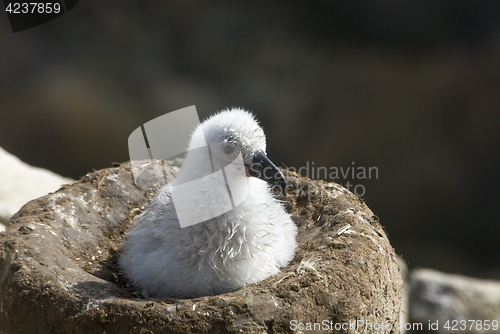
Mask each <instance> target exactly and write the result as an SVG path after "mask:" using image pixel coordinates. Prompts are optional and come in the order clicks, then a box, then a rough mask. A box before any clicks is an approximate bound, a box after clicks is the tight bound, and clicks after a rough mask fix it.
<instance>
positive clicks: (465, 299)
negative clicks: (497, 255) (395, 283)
mask: <svg viewBox="0 0 500 334" xmlns="http://www.w3.org/2000/svg"><path fill="white" fill-rule="evenodd" d="M410 276H411V279H410V281H411V294H410V318H411V320H413V321H414V322H420V323H422V324H423V325H424V328H426V327H427V326H428V324H429V321H430V322H431V323H436V321H437V322H438V326H437V328H433V329H437V330H433V332H436V333H499V332H500V331H499V330H500V282H499V281H493V280H482V279H477V278H470V277H466V276H461V275H451V274H445V273H442V272H439V271H436V270H430V269H418V270H413V271H412V272H411V275H410ZM486 320H487V321H488V323H489V326H490V329H489V330H486V329H485V328H486V327H485V325H486V322H485V321H486ZM479 321H480V322H481V323H479ZM447 324H448V325H449V330H447V329H446V325H447ZM495 324H496V326H495ZM454 325H456V326H454ZM463 325H465V326H463ZM463 327H466V330H461V328H462V329H463ZM494 327H496V330H495V329H494Z"/></svg>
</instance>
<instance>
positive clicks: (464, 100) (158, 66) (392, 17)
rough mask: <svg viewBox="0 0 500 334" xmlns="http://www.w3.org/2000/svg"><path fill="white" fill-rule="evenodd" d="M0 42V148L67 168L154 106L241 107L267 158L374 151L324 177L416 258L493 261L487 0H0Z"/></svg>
mask: <svg viewBox="0 0 500 334" xmlns="http://www.w3.org/2000/svg"><path fill="white" fill-rule="evenodd" d="M0 45H1V47H0V147H3V148H4V149H6V150H7V151H8V152H10V153H12V154H14V155H16V156H18V157H19V158H20V159H22V160H23V161H25V162H27V163H29V164H31V165H35V166H40V167H44V168H47V169H50V170H52V171H54V172H56V173H59V174H61V175H63V176H67V177H71V178H75V179H78V178H80V177H82V176H83V175H85V174H86V173H88V172H91V171H92V170H94V169H101V168H106V167H110V166H111V164H112V162H115V161H117V162H124V161H127V160H128V159H129V157H128V147H127V139H128V136H129V134H130V133H131V132H132V131H133V130H134V129H136V128H137V127H138V126H140V125H141V124H143V123H144V122H147V121H149V120H151V119H153V118H155V117H157V116H160V115H163V114H165V113H167V112H170V111H174V110H177V109H180V108H184V107H187V106H190V105H196V107H197V110H198V113H199V115H200V118H201V119H203V118H205V117H207V116H208V115H210V114H211V113H213V112H215V111H218V110H221V109H224V108H227V107H231V106H240V107H244V108H246V109H249V110H251V111H253V112H254V113H255V114H256V115H257V117H258V119H259V120H260V121H261V123H262V125H263V127H264V130H265V131H266V134H267V140H268V154H269V157H270V158H271V159H272V160H273V161H274V162H275V163H276V164H277V165H279V166H282V167H283V166H288V167H294V168H296V169H298V168H300V167H303V166H309V167H311V166H312V163H314V166H315V167H321V166H323V167H326V168H328V169H331V167H337V168H339V169H340V168H343V169H344V171H345V170H346V169H347V168H349V167H351V168H352V167H353V166H354V167H356V168H357V171H359V169H358V168H360V167H361V168H369V167H376V168H377V170H378V175H375V174H373V173H372V175H371V178H369V179H365V178H362V177H358V176H357V172H356V174H355V177H354V178H352V174H351V175H349V176H348V177H346V178H344V177H342V175H339V178H337V179H332V178H330V177H327V178H326V179H327V180H328V181H335V182H338V183H341V184H343V185H346V184H347V182H349V184H351V185H360V186H359V187H358V188H357V192H358V194H359V193H361V191H362V190H363V197H364V198H365V200H366V202H367V204H368V206H369V207H370V208H371V209H372V211H373V212H374V213H375V214H376V215H377V216H378V217H379V218H380V221H381V223H382V224H383V225H384V226H385V227H386V229H387V232H388V235H389V239H390V240H391V243H392V245H393V246H394V248H395V250H396V253H397V254H398V255H402V257H403V258H404V260H405V261H406V262H407V263H408V264H409V267H410V268H415V267H427V268H435V269H439V270H441V271H444V272H449V273H462V274H466V275H470V276H474V277H481V278H497V279H499V278H500V240H499V239H500V191H499V186H500V176H499V171H500V131H499V130H500V1H498V0H491V1H469V0H418V1H417V0H405V1H402V0H369V1H368V0H359V1H334V0H329V1H327V0H325V1H320V0H317V1H278V0H272V1H269V0H268V1H263V0H258V1H252V2H248V1H232V2H226V1H210V2H208V1H192V0H187V1H186V0H183V1H179V0H171V1H162V2H160V1H105V2H95V1H80V3H79V4H78V5H77V6H76V7H75V8H74V9H73V10H71V11H70V12H69V13H68V14H66V15H63V16H62V17H60V18H58V19H56V20H53V21H51V22H49V23H47V24H44V25H41V26H38V27H35V28H32V29H29V30H26V31H22V32H19V33H15V34H14V33H12V31H11V28H10V26H9V22H8V19H7V15H5V13H3V14H0ZM310 170H311V169H310ZM309 176H311V175H309ZM361 186H362V187H361ZM352 190H353V188H351V191H352Z"/></svg>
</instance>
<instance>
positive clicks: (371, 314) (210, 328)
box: [0, 160, 403, 334]
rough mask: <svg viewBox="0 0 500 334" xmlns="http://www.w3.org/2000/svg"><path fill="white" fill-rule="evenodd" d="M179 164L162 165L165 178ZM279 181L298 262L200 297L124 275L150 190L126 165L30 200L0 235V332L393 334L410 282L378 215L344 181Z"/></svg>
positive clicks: (291, 176)
mask: <svg viewBox="0 0 500 334" xmlns="http://www.w3.org/2000/svg"><path fill="white" fill-rule="evenodd" d="M180 163H181V161H180V160H176V161H170V162H165V161H163V162H156V167H157V168H164V169H165V170H166V172H167V180H168V178H169V177H171V175H173V174H175V172H176V171H177V170H178V167H179V166H180ZM283 172H284V174H285V176H286V177H287V179H288V183H289V188H288V194H287V196H286V197H281V198H280V199H281V200H283V201H284V205H285V207H286V209H287V210H288V212H290V213H291V214H292V217H293V220H294V222H295V223H296V224H297V226H298V228H299V236H298V243H299V247H298V250H297V253H296V255H295V258H294V259H293V260H292V262H291V263H290V264H289V265H288V266H287V267H286V268H283V269H282V271H281V272H280V273H278V274H277V275H274V276H272V277H270V278H268V279H266V280H264V281H262V282H260V283H257V284H253V285H251V286H248V287H244V288H241V289H238V290H236V291H233V292H230V293H226V294H223V295H218V296H210V297H201V298H195V299H144V298H142V296H141V295H140V294H139V293H138V292H137V291H134V290H133V287H131V286H130V284H128V283H127V281H126V280H125V279H124V277H123V275H122V273H121V272H120V270H119V268H118V266H117V259H118V256H119V252H120V243H121V242H122V241H123V239H124V237H125V233H126V231H127V229H128V228H129V227H130V225H131V222H132V218H133V217H134V216H135V215H137V214H139V213H140V212H141V211H142V210H143V209H144V207H145V205H147V203H148V202H149V200H150V199H151V198H152V197H153V195H154V192H155V191H154V190H148V191H145V190H141V189H139V188H138V187H137V186H136V185H135V183H134V180H133V177H132V172H131V169H130V163H124V164H121V165H120V164H116V165H115V166H114V167H113V168H108V169H103V170H100V171H96V172H94V173H90V174H88V175H86V176H85V177H83V178H82V179H81V180H80V181H77V182H75V183H73V184H70V185H67V186H64V187H63V188H61V189H60V190H59V191H57V192H55V193H53V194H50V195H47V196H45V197H42V198H39V199H37V200H34V201H31V202H29V203H28V204H26V205H25V206H24V207H23V208H22V209H21V210H20V211H19V212H18V213H17V214H15V215H14V217H12V219H11V220H10V222H9V224H8V226H7V229H6V230H5V231H4V232H3V233H2V234H0V332H2V333H3V332H5V333H42V332H43V333H49V332H52V333H89V332H100V333H103V332H106V333H108V334H109V333H127V332H137V333H151V332H155V333H156V332H164V333H205V332H214V333H236V332H239V333H240V332H258V333H265V332H267V333H269V332H278V333H289V332H293V331H294V329H307V327H306V326H315V323H316V324H321V326H327V325H328V326H329V329H333V331H334V332H339V333H341V332H346V331H345V330H338V331H337V330H335V329H336V328H337V329H339V328H340V327H341V325H342V324H349V323H351V324H352V323H353V322H355V321H359V320H361V321H364V323H365V324H368V323H371V324H379V325H382V324H384V326H385V327H384V328H385V329H383V330H379V331H377V332H378V333H398V331H397V329H395V327H396V325H397V323H398V322H399V312H400V303H401V294H402V287H403V283H402V280H401V275H400V269H399V265H398V261H397V259H396V256H395V253H394V250H393V248H392V247H391V245H390V244H389V241H388V239H387V237H386V235H385V234H384V232H383V230H382V227H381V225H380V224H379V222H378V218H377V217H376V216H375V215H374V214H373V213H372V212H371V211H370V209H369V208H368V207H367V206H366V204H365V203H364V201H363V200H362V199H360V198H358V197H357V196H355V195H353V194H352V193H351V192H349V191H348V190H347V189H345V188H343V187H341V186H340V185H338V184H335V183H326V182H323V181H313V180H310V179H305V178H300V177H299V176H298V175H297V174H295V173H292V172H287V171H283ZM143 182H149V186H150V189H158V188H159V187H160V186H161V185H162V184H163V183H164V182H165V180H162V181H161V180H158V179H154V178H152V177H149V178H146V179H145V180H143ZM389 324H390V326H389ZM318 326H319V325H318ZM389 327H392V329H389ZM314 328H315V329H317V328H319V327H314ZM322 329H325V327H323V328H322ZM363 332H371V331H370V330H367V329H366V328H365V327H362V326H360V327H357V328H355V329H352V328H351V331H350V332H349V333H363Z"/></svg>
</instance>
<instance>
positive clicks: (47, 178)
mask: <svg viewBox="0 0 500 334" xmlns="http://www.w3.org/2000/svg"><path fill="white" fill-rule="evenodd" d="M71 182H73V180H71V179H68V178H65V177H62V176H59V175H57V174H55V173H52V172H51V171H48V170H46V169H43V168H38V167H32V166H30V165H28V164H25V163H24V162H22V161H21V160H19V159H18V158H17V157H15V156H13V155H12V154H9V153H8V152H6V151H5V150H4V149H2V148H1V147H0V232H2V230H3V229H4V228H5V226H4V225H2V224H6V223H7V221H8V220H9V219H10V217H11V216H12V215H13V214H14V213H16V212H17V211H18V210H19V209H20V208H21V207H22V206H23V205H24V204H26V203H27V202H28V201H31V200H32V199H35V198H38V197H40V196H44V195H47V194H48V193H49V192H52V191H56V190H57V189H59V188H60V187H61V185H63V184H65V183H71Z"/></svg>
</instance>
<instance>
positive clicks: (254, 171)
mask: <svg viewBox="0 0 500 334" xmlns="http://www.w3.org/2000/svg"><path fill="white" fill-rule="evenodd" d="M247 167H248V169H247V172H248V174H249V175H250V176H254V177H256V178H259V179H261V180H264V181H266V182H267V183H269V184H270V185H271V186H273V187H278V188H279V189H280V190H281V193H282V194H283V195H286V180H285V177H284V176H283V173H281V171H280V170H279V169H278V167H276V165H275V164H273V162H272V161H271V160H269V158H268V157H267V155H266V154H265V153H264V151H262V150H257V151H255V152H254V155H253V160H252V163H251V164H250V166H247Z"/></svg>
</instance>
